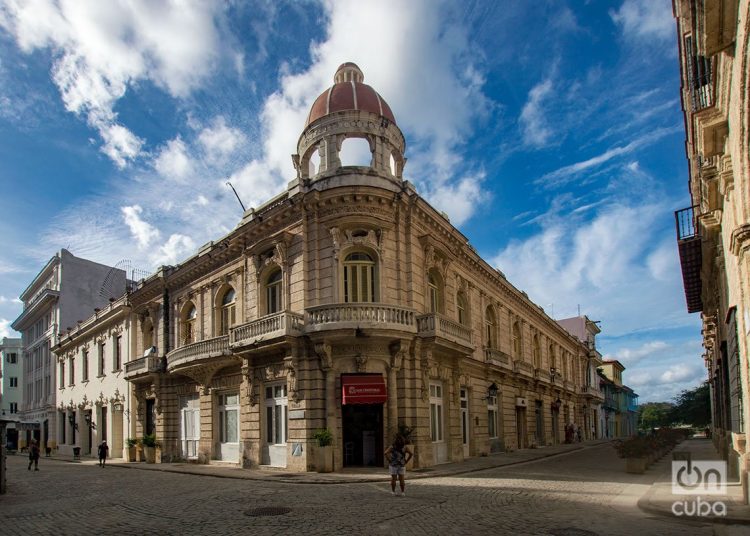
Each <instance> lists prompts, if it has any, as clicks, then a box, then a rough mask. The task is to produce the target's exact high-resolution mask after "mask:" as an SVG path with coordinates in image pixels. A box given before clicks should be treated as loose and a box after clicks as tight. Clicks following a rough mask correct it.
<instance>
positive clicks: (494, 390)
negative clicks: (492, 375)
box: [485, 382, 498, 400]
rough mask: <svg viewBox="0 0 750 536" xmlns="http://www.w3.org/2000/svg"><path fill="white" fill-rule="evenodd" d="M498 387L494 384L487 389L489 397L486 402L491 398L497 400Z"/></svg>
mask: <svg viewBox="0 0 750 536" xmlns="http://www.w3.org/2000/svg"><path fill="white" fill-rule="evenodd" d="M497 392H498V387H497V385H495V382H492V383H491V384H490V386H489V387H487V397H486V398H485V400H489V399H490V398H495V397H496V396H497Z"/></svg>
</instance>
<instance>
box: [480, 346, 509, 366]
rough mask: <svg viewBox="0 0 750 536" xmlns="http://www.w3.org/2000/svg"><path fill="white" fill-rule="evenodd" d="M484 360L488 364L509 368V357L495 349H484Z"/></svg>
mask: <svg viewBox="0 0 750 536" xmlns="http://www.w3.org/2000/svg"><path fill="white" fill-rule="evenodd" d="M484 359H485V360H486V361H487V362H488V363H493V364H495V365H500V366H503V367H506V368H511V362H510V356H509V355H508V354H506V353H505V352H502V351H500V350H498V349H497V348H485V349H484Z"/></svg>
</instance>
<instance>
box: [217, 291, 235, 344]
mask: <svg viewBox="0 0 750 536" xmlns="http://www.w3.org/2000/svg"><path fill="white" fill-rule="evenodd" d="M234 301H235V293H234V289H233V288H232V287H229V288H228V289H227V290H226V291H225V292H224V295H223V296H222V298H221V304H220V305H219V335H227V334H229V328H230V327H232V326H233V325H234V324H235V306H234Z"/></svg>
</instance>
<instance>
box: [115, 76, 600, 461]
mask: <svg viewBox="0 0 750 536" xmlns="http://www.w3.org/2000/svg"><path fill="white" fill-rule="evenodd" d="M301 126H302V125H301ZM352 138H356V139H364V140H365V141H366V142H367V144H368V145H369V147H370V151H371V155H372V159H371V162H370V165H369V166H344V165H342V163H341V154H342V147H343V145H345V144H346V143H348V140H351V139H352ZM404 152H405V140H404V136H403V134H402V133H401V131H400V129H399V128H398V126H397V124H396V121H395V118H394V116H393V113H392V112H391V110H390V108H389V107H388V105H387V103H386V102H385V100H383V98H382V97H381V96H380V95H378V94H377V92H376V91H375V90H374V89H372V88H371V87H370V86H368V85H366V84H364V81H363V75H362V72H361V71H360V69H359V68H358V67H357V66H356V65H354V64H350V63H347V64H344V65H342V66H341V67H340V68H339V69H338V71H337V73H336V75H335V83H334V85H333V86H332V87H331V88H329V89H328V90H326V91H325V92H323V93H322V94H321V96H320V97H319V98H318V99H317V100H316V101H315V103H314V104H313V106H312V109H311V111H310V114H309V116H308V120H307V123H306V125H304V129H303V131H302V134H301V136H300V138H299V142H298V146H297V153H296V154H295V155H293V159H294V162H295V167H296V170H297V176H296V178H295V179H294V180H293V181H292V182H290V184H289V186H288V188H287V190H286V191H284V192H282V193H281V194H280V195H278V196H277V197H275V198H274V199H272V200H270V201H269V202H267V203H266V204H264V205H263V206H261V207H259V208H257V209H251V210H249V211H247V212H246V213H245V215H244V217H243V219H242V221H240V223H239V224H238V226H237V227H236V228H235V229H234V230H233V231H232V232H230V233H229V234H227V235H226V236H224V237H222V238H220V239H218V240H216V241H214V242H211V243H209V244H207V245H206V246H204V247H203V248H202V249H201V250H200V251H198V252H197V253H196V254H195V255H194V256H193V257H191V258H189V259H187V260H186V261H184V262H183V263H181V264H180V265H178V266H174V267H162V268H161V269H160V270H159V271H158V272H157V273H156V274H154V275H153V276H151V277H150V278H148V279H146V280H144V281H142V282H140V284H139V285H138V287H137V288H136V290H135V291H133V292H132V293H130V294H129V295H128V297H127V299H128V305H129V307H130V308H131V313H130V314H131V323H130V330H131V331H130V336H131V340H132V344H133V351H132V353H131V361H130V362H129V363H127V364H126V365H125V377H126V378H127V379H128V380H129V381H130V382H131V384H132V400H131V401H130V404H131V408H132V411H133V415H134V423H135V424H134V426H135V429H134V432H133V433H134V434H136V435H138V436H139V437H140V436H141V435H143V434H145V433H148V432H154V433H155V434H156V436H157V440H158V441H159V443H160V444H161V447H162V448H161V451H162V460H164V461H171V460H193V461H197V462H202V463H210V462H212V461H214V460H216V461H222V462H229V463H235V464H238V465H242V466H258V465H261V466H262V465H267V466H275V467H286V468H288V469H290V470H295V471H308V470H316V469H317V466H316V458H315V450H316V444H315V441H314V440H313V439H312V436H313V434H314V433H315V432H316V430H319V429H321V428H328V429H329V430H330V431H331V433H332V435H333V437H334V449H333V450H334V466H335V468H336V469H340V468H342V467H346V466H368V465H372V466H382V465H383V455H382V453H383V450H384V448H385V447H386V446H387V445H388V444H389V442H390V440H391V438H392V436H393V434H394V433H395V431H396V430H397V429H398V428H399V427H402V428H403V427H408V428H410V429H411V430H412V434H411V438H412V442H413V445H414V450H415V460H414V464H415V466H417V467H425V466H432V465H435V464H439V463H444V462H449V461H461V460H463V459H466V458H468V457H473V456H481V455H486V454H488V453H490V452H497V451H501V450H505V449H518V448H528V447H532V446H543V445H551V444H555V443H558V442H562V441H563V440H564V435H563V430H564V427H565V425H566V424H568V423H576V424H578V425H583V423H584V415H585V411H586V410H585V409H584V408H589V407H592V401H595V400H597V399H598V400H599V401H600V400H601V394H600V393H599V394H598V393H597V392H598V390H597V389H594V388H592V387H591V382H590V381H588V380H587V378H588V379H589V380H590V378H591V370H592V369H591V360H594V361H596V360H597V359H598V360H600V359H601V357H600V356H599V354H598V353H597V352H596V351H595V348H590V347H589V345H588V344H587V343H586V341H582V340H580V339H579V338H577V337H575V336H573V335H571V334H570V333H569V332H568V331H567V330H566V329H564V328H563V327H561V326H560V325H559V324H558V323H557V322H555V321H554V320H553V319H552V318H550V317H549V316H548V315H547V314H545V312H544V310H543V309H542V308H541V307H539V306H538V305H536V304H534V303H532V302H531V301H530V300H529V298H528V297H527V296H526V294H525V293H523V292H521V291H519V290H518V289H516V288H515V287H514V286H513V285H512V284H510V283H509V282H508V281H507V280H506V279H505V277H504V275H503V274H502V272H500V271H498V270H496V269H495V268H493V267H492V266H490V265H489V264H488V263H487V262H485V261H484V260H483V259H482V258H480V257H479V256H478V255H477V253H476V252H475V250H474V248H473V247H472V246H471V245H470V244H469V242H468V241H467V239H466V237H464V236H463V235H462V234H461V233H460V232H459V231H458V230H457V229H456V228H455V227H453V226H452V225H451V224H450V222H449V221H448V219H447V218H446V217H445V216H444V215H443V214H441V213H440V212H439V211H437V210H436V209H434V208H433V207H432V206H430V205H429V204H428V203H427V202H426V201H425V200H424V199H422V198H421V197H420V196H419V195H418V194H417V192H416V191H415V189H414V187H413V186H412V185H411V184H410V183H409V182H408V181H406V180H404V178H403V168H404V164H405V161H406V159H405V157H404ZM311 162H312V164H311ZM599 362H600V361H599ZM592 415H593V414H592ZM589 418H591V417H589Z"/></svg>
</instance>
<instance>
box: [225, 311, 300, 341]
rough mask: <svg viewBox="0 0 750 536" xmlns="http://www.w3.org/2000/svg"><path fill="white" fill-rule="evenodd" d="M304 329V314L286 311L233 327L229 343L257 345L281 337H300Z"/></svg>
mask: <svg viewBox="0 0 750 536" xmlns="http://www.w3.org/2000/svg"><path fill="white" fill-rule="evenodd" d="M304 330H305V324H304V317H303V316H302V315H300V314H297V313H290V312H286V311H285V312H282V313H274V314H270V315H267V316H264V317H263V318H259V319H258V320H253V321H252V322H248V323H247V324H242V325H241V326H237V327H235V328H232V330H231V331H230V334H229V344H230V346H231V347H232V348H236V347H241V346H248V345H257V344H259V343H261V342H264V341H269V340H272V339H278V338H280V337H299V336H300V335H302V334H303V333H304Z"/></svg>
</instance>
